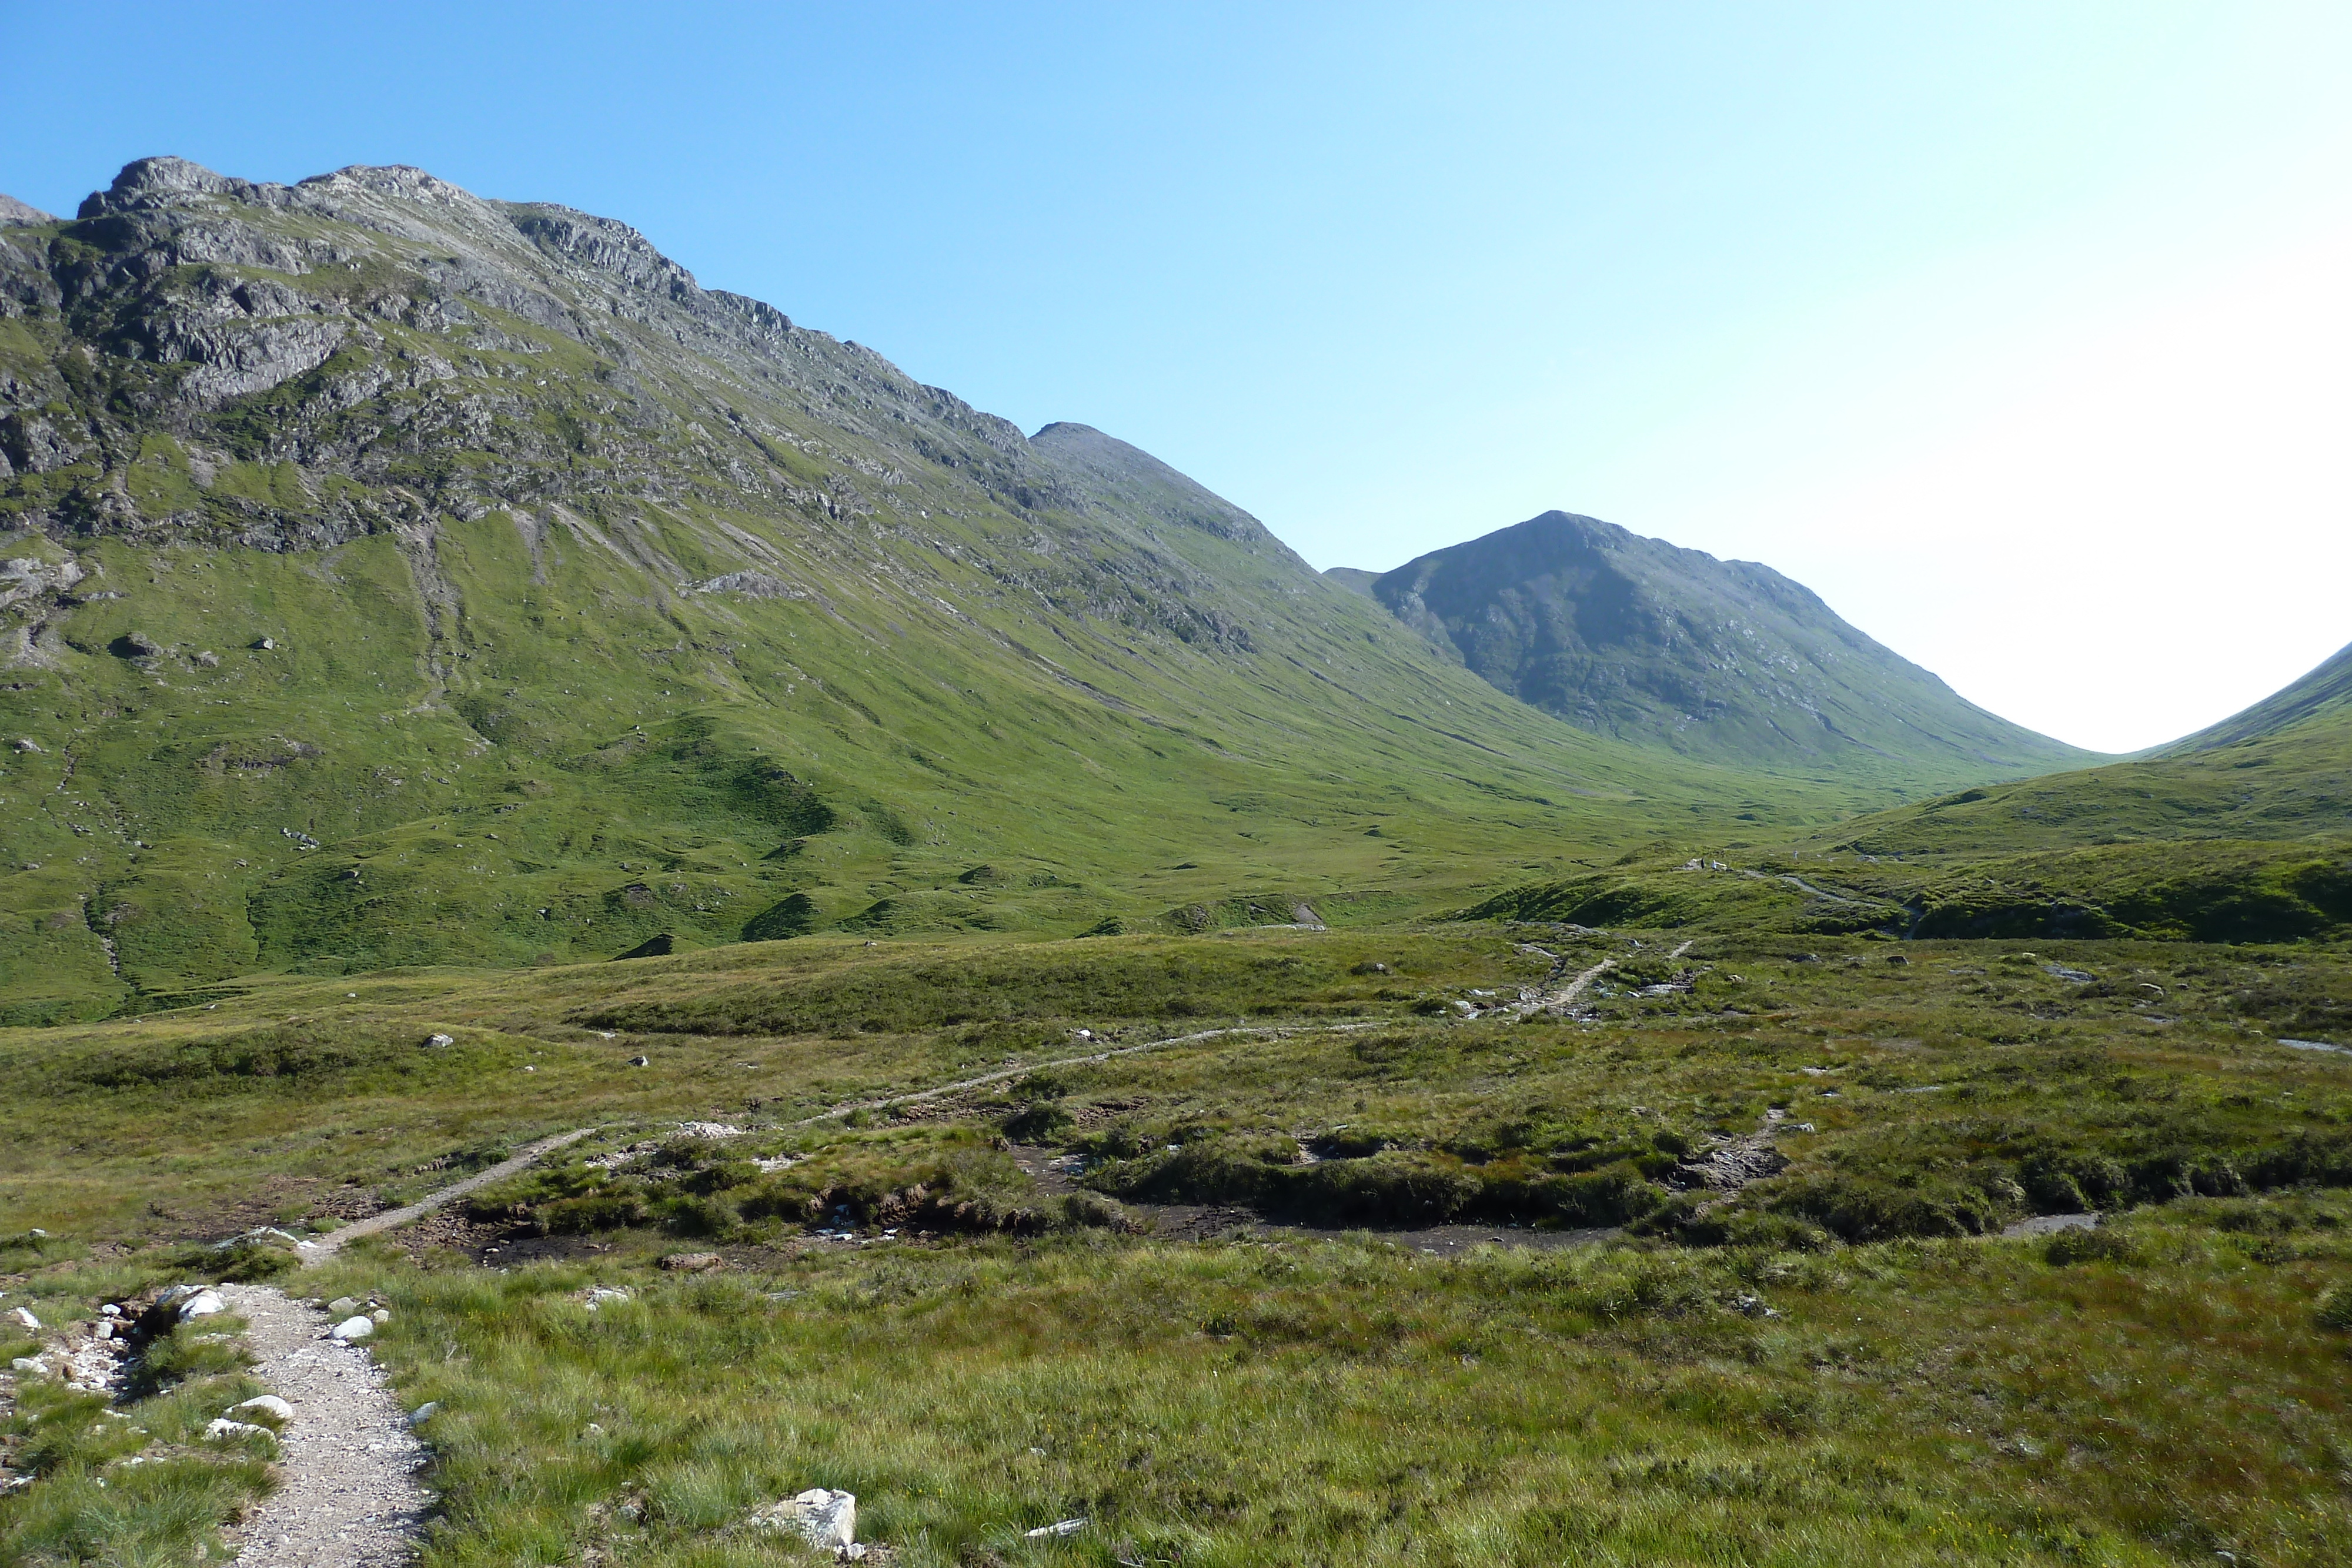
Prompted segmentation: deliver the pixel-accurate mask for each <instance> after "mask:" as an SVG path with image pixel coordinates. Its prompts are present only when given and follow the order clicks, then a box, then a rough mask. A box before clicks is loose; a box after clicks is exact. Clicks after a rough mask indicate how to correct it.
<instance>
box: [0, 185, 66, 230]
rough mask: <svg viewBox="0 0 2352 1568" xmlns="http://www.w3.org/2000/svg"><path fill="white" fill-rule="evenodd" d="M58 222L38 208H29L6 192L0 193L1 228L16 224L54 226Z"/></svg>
mask: <svg viewBox="0 0 2352 1568" xmlns="http://www.w3.org/2000/svg"><path fill="white" fill-rule="evenodd" d="M57 221H58V220H57V219H55V218H53V217H51V216H49V214H47V213H45V212H43V211H41V209H40V208H38V207H36V206H29V205H27V204H25V203H23V202H20V201H18V200H17V199H16V197H14V196H12V195H9V194H8V193H5V192H0V228H5V227H8V226H9V225H15V224H53V223H56V222H57Z"/></svg>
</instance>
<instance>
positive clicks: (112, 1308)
mask: <svg viewBox="0 0 2352 1568" xmlns="http://www.w3.org/2000/svg"><path fill="white" fill-rule="evenodd" d="M98 1310H99V1311H100V1312H104V1313H105V1314H106V1315H107V1316H108V1317H110V1318H119V1317H121V1315H122V1309H121V1307H118V1306H116V1305H115V1304H114V1303H113V1302H112V1301H109V1302H107V1303H106V1305H104V1306H102V1307H100V1308H99V1309H98Z"/></svg>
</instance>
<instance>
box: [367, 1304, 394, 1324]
mask: <svg viewBox="0 0 2352 1568" xmlns="http://www.w3.org/2000/svg"><path fill="white" fill-rule="evenodd" d="M368 1316H370V1317H372V1318H373V1319H374V1320H375V1321H376V1322H380V1323H388V1322H392V1314H391V1313H390V1312H386V1311H385V1310H384V1309H383V1308H382V1307H378V1308H377V1309H376V1310H375V1311H373V1312H370V1313H369V1314H368Z"/></svg>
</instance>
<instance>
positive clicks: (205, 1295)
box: [180, 1291, 228, 1322]
mask: <svg viewBox="0 0 2352 1568" xmlns="http://www.w3.org/2000/svg"><path fill="white" fill-rule="evenodd" d="M226 1311H228V1303H227V1302H226V1301H222V1300H221V1294H220V1292H219V1291H197V1292H196V1293H195V1294H194V1295H193V1296H190V1297H189V1298H188V1299H187V1300H186V1301H182V1302H181V1303H180V1321H181V1322H187V1321H188V1320H189V1319H190V1318H208V1317H211V1316H213V1315H214V1314H215V1313H216V1312H226Z"/></svg>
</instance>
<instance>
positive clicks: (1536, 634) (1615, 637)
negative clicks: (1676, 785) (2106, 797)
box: [1327, 512, 2096, 791]
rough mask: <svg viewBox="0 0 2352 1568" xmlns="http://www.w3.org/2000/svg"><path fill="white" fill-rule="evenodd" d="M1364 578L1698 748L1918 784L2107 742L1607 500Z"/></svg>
mask: <svg viewBox="0 0 2352 1568" xmlns="http://www.w3.org/2000/svg"><path fill="white" fill-rule="evenodd" d="M1328 575H1330V574H1327V576H1328ZM1347 585H1348V586H1354V583H1353V582H1352V580H1349V582H1348V584H1347ZM1369 591H1370V594H1371V596H1372V597H1373V598H1374V599H1376V600H1378V601H1380V602H1381V603H1382V604H1384V605H1386V606H1387V607H1388V608H1389V609H1390V610H1391V612H1394V613H1395V615H1396V616H1397V618H1398V619H1399V620H1401V621H1402V622H1405V624H1407V625H1409V626H1412V628H1414V629H1415V630H1416V631H1418V632H1421V633H1422V634H1423V636H1425V637H1426V638H1428V639H1429V641H1430V642H1431V643H1432V644H1433V645H1434V646H1436V647H1437V648H1439V649H1440V650H1442V651H1443V652H1444V653H1446V654H1447V655H1448V656H1450V657H1453V658H1455V659H1458V660H1460V661H1461V662H1462V663H1463V664H1465V666H1467V667H1468V668H1469V669H1470V670H1472V671H1474V672H1475V673H1476V674H1479V675H1480V676H1482V677H1484V678H1485V679H1486V681H1488V682H1490V683H1491V684H1492V685H1494V686H1495V687H1496V689H1497V690H1499V691H1505V692H1508V693H1510V694H1511V695H1514V696H1516V697H1518V698H1519V699H1520V700H1522V701H1524V702H1527V703H1529V704H1531V705H1533V706H1537V707H1539V708H1542V709H1544V710H1545V711H1546V712H1549V713H1553V714H1557V715H1559V716H1560V717H1562V718H1565V719H1567V720H1568V721H1569V722H1570V723H1571V724H1574V725H1576V726H1578V727H1580V728H1583V729H1587V730H1591V731H1592V732H1593V733H1595V734H1598V735H1605V736H1609V737H1613V738H1616V739H1620V740H1629V741H1637V742H1641V743H1643V744H1646V745H1654V746H1664V747H1671V748H1672V749H1674V750H1675V751H1677V752H1680V753H1682V754H1684V755H1685V756H1687V757H1691V758H1703V759H1706V760H1710V761H1717V762H1725V763H1729V764H1733V765H1737V766H1744V767H1753V768H1772V769H1776V770H1783V771H1794V772H1798V773H1805V774H1812V775H1829V776H1833V777H1842V778H1848V779H1864V780H1869V781H1871V782H1874V783H1877V784H1882V785H1886V786H1889V787H1894V788H1899V789H1908V790H1914V791H1920V790H1935V789H1949V788H1952V787H1954V786H1956V785H1959V784H1967V783H1979V782H1982V781H1984V780H1987V779H2004V778H2016V777H2019V776H2021V775H2028V774H2033V773H2045V772H2048V771H2050V770H2052V769H2053V768H2067V767H2079V766H2081V765H2082V764H2084V763H2085V762H2089V761H2092V760H2095V758H2096V754H2095V753H2092V752H2086V751H2081V750H2077V749H2076V748H2074V747H2070V746H2066V745H2064V744H2063V743H2061V742H2059V741H2055V740H2052V739H2050V738H2049V737H2046V736H2042V735H2036V734H2034V733H2033V732H2032V731H2031V730H2028V729H2024V728H2021V727H2019V726H2017V725H2013V724H2011V723H2010V722H2009V721H2007V720H2006V719H2003V718H2000V717H1999V716H1996V715H1993V714H1990V713H1987V712H1986V711H1985V710H1984V709H1982V708H1979V707H1978V706H1975V705H1974V704H1972V703H1969V702H1968V701H1966V700H1964V699H1963V698H1961V697H1960V696H1959V695H1958V694H1957V693H1955V692H1954V691H1953V690H1952V689H1951V688H1950V687H1949V686H1948V685H1945V684H1944V683H1943V682H1942V681H1941V680H1938V679H1937V677H1936V676H1935V675H1933V674H1929V673H1928V672H1927V671H1926V670H1923V669H1921V668H1920V667H1919V666H1918V665H1916V664H1912V663H1910V662H1909V661H1908V660H1906V659H1903V658H1901V657H1899V656H1898V655H1896V654H1895V653H1892V652H1890V651H1889V650H1887V649H1886V648H1885V647H1883V646H1881V645H1880V644H1879V643H1875V642H1874V641H1872V640H1871V639H1870V638H1869V637H1867V636H1864V634H1863V633H1862V632H1858V631H1856V630H1855V629H1854V628H1853V627H1852V626H1849V625H1847V624H1846V623H1845V622H1843V621H1842V620H1840V619H1839V618H1838V616H1837V615H1836V613H1835V612H1832V610H1831V609H1830V607H1829V606H1828V605H1826V604H1824V603H1823V602H1822V601H1821V599H1820V597H1819V596H1818V595H1816V594H1814V593H1813V592H1812V591H1811V590H1809V589H1807V588H1805V587H1804V586H1803V585H1802V584H1801V583H1797V582H1792V581H1790V580H1789V579H1788V578H1785V577H1783V576H1781V575H1780V573H1779V572H1777V571H1774V570H1772V569H1771V568H1769V567H1767V566H1760V565H1758V564H1757V563H1755V562H1753V561H1736V560H1735V561H1725V560H1717V559H1716V558H1715V557H1713V556H1711V555H1707V554H1706V553H1704V552H1703V551H1699V550H1691V549H1677V548H1675V546H1673V545H1671V544H1668V543H1666V542H1665V541H1664V540H1663V539H1651V538H1641V537H1640V536H1638V535H1636V534H1633V533H1631V532H1628V531H1627V530H1626V529H1624V528H1618V527H1616V526H1615V525H1613V524H1610V523H1604V522H1601V521H1599V520H1598V519H1596V518H1592V517H1578V516H1575V515H1573V514H1571V513H1567V512H1546V513H1544V514H1543V515H1542V516H1541V517H1531V518H1529V519H1528V521H1526V522H1524V523H1520V524H1517V526H1515V527H1512V528H1502V529H1499V530H1497V531H1496V532H1494V533H1491V534H1487V535H1486V536H1485V537H1483V538H1475V539H1472V540H1470V541H1469V542H1468V543H1466V544H1459V545H1454V546H1452V547H1450V548H1448V549H1441V550H1433V551H1432V552H1430V553H1429V554H1427V555H1424V556H1422V557H1420V558H1419V559H1415V560H1412V561H1408V562H1407V563H1406V564H1405V565H1403V566H1402V567H1399V568H1398V569H1397V570H1394V571H1391V572H1389V573H1386V574H1385V575H1383V576H1381V577H1380V578H1378V579H1377V580H1373V581H1371V582H1370V584H1369Z"/></svg>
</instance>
